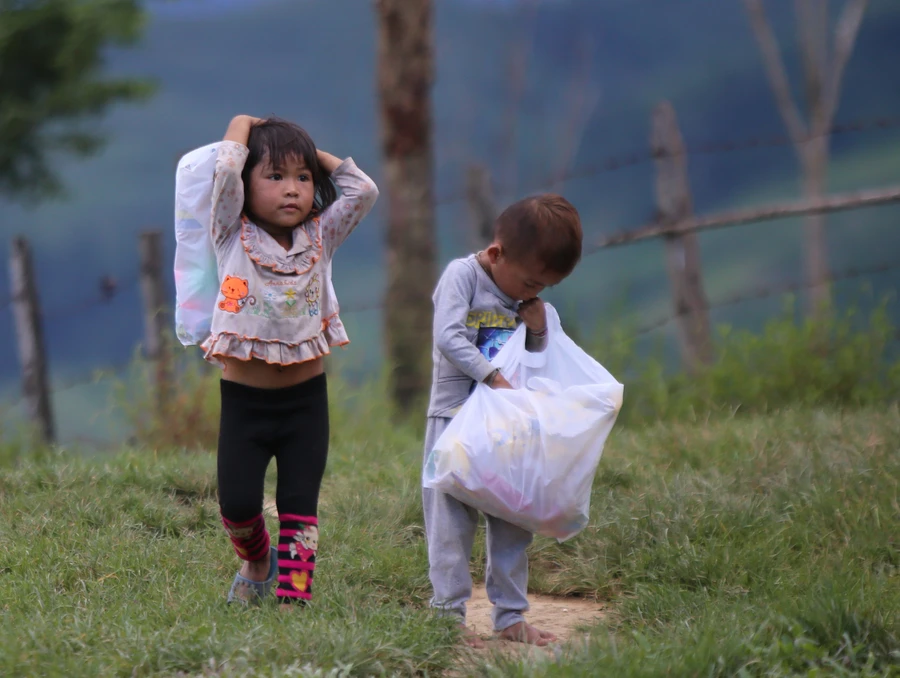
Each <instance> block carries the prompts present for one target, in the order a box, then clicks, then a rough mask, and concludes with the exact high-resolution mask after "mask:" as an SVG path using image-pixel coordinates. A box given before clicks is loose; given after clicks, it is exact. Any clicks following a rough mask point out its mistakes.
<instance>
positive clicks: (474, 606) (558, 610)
mask: <svg viewBox="0 0 900 678" xmlns="http://www.w3.org/2000/svg"><path fill="white" fill-rule="evenodd" d="M265 511H266V513H268V514H269V515H272V516H277V515H278V512H277V510H276V509H275V501H274V500H273V499H267V500H266V502H265ZM528 602H529V603H530V604H531V610H529V612H528V621H529V623H531V624H533V625H534V626H536V627H538V628H540V629H544V630H547V631H551V632H552V633H554V634H555V635H556V637H557V638H558V641H557V643H556V644H557V645H559V644H563V643H568V642H570V641H572V640H575V639H576V636H577V635H578V634H577V632H576V630H575V629H576V628H577V627H579V626H586V625H588V626H589V625H593V624H596V623H597V622H599V621H602V620H603V619H604V618H605V617H606V609H605V608H604V606H603V604H602V603H598V602H596V601H591V600H584V599H582V598H564V597H558V596H543V595H537V594H534V593H532V594H529V596H528ZM467 616H468V620H467V621H468V624H469V626H470V627H471V628H472V629H474V630H475V631H476V632H477V633H478V634H479V635H480V636H481V637H482V638H483V639H484V640H485V641H487V642H486V645H487V651H488V652H490V651H492V650H498V649H499V650H502V651H506V650H515V649H517V648H522V646H521V645H520V644H519V643H511V642H508V641H503V640H499V639H497V638H494V637H493V624H492V623H491V602H490V601H489V600H488V597H487V593H486V592H485V590H484V586H483V585H481V586H476V587H475V589H474V590H473V591H472V599H471V600H470V601H469V604H468V615H467Z"/></svg>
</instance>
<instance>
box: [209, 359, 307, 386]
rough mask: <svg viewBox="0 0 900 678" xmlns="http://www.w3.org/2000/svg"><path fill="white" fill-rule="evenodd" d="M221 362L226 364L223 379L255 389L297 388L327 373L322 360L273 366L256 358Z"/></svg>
mask: <svg viewBox="0 0 900 678" xmlns="http://www.w3.org/2000/svg"><path fill="white" fill-rule="evenodd" d="M221 360H222V362H223V363H225V371H224V373H223V374H222V379H226V380H228V381H233V382H235V383H238V384H243V385H244V386H252V387H253V388H287V387H288V386H296V385H297V384H302V383H303V382H304V381H309V380H310V379H312V378H313V377H318V376H319V375H320V374H322V373H323V372H324V371H325V361H324V360H323V359H322V358H316V359H315V360H309V361H307V362H305V363H295V364H293V365H272V364H271V363H267V362H265V361H263V360H257V359H255V358H254V359H251V360H238V359H237V358H222V359H221Z"/></svg>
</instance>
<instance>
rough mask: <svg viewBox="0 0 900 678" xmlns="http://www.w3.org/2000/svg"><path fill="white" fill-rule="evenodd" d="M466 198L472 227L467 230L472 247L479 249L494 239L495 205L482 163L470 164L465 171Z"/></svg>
mask: <svg viewBox="0 0 900 678" xmlns="http://www.w3.org/2000/svg"><path fill="white" fill-rule="evenodd" d="M466 199H467V200H468V203H469V215H470V218H471V219H472V227H471V229H470V230H469V234H470V237H471V239H472V245H473V249H475V250H480V249H481V248H483V247H485V246H486V245H488V244H489V243H490V242H491V241H492V240H493V239H494V220H495V219H496V218H497V206H496V204H495V202H494V194H493V191H492V190H491V174H490V172H488V170H487V168H486V167H484V166H482V165H470V166H469V168H468V170H467V171H466Z"/></svg>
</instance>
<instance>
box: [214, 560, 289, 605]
mask: <svg viewBox="0 0 900 678" xmlns="http://www.w3.org/2000/svg"><path fill="white" fill-rule="evenodd" d="M270 560H271V562H270V564H269V578H268V579H266V581H252V580H250V579H247V578H246V577H242V576H241V573H240V571H238V573H237V574H236V575H234V581H233V582H232V583H231V590H230V591H229V592H228V601H227V602H228V603H233V602H238V603H240V604H241V605H247V604H249V603H251V602H252V603H254V604H259V602H260V601H261V600H262V599H263V598H265V597H266V596H267V595H269V591H271V590H272V586H273V585H274V584H275V580H276V579H278V549H276V548H275V547H274V546H273V547H272V550H271V556H270Z"/></svg>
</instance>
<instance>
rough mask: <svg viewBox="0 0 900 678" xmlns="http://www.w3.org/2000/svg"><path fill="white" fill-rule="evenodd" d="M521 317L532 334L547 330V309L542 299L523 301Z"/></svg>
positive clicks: (520, 309) (520, 306)
mask: <svg viewBox="0 0 900 678" xmlns="http://www.w3.org/2000/svg"><path fill="white" fill-rule="evenodd" d="M519 317H520V318H521V319H522V322H524V323H525V327H527V328H528V329H529V330H531V331H532V332H543V331H544V330H545V329H547V309H545V308H544V302H543V300H542V299H541V298H540V297H535V298H534V299H529V300H528V301H523V302H522V303H521V304H519Z"/></svg>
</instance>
